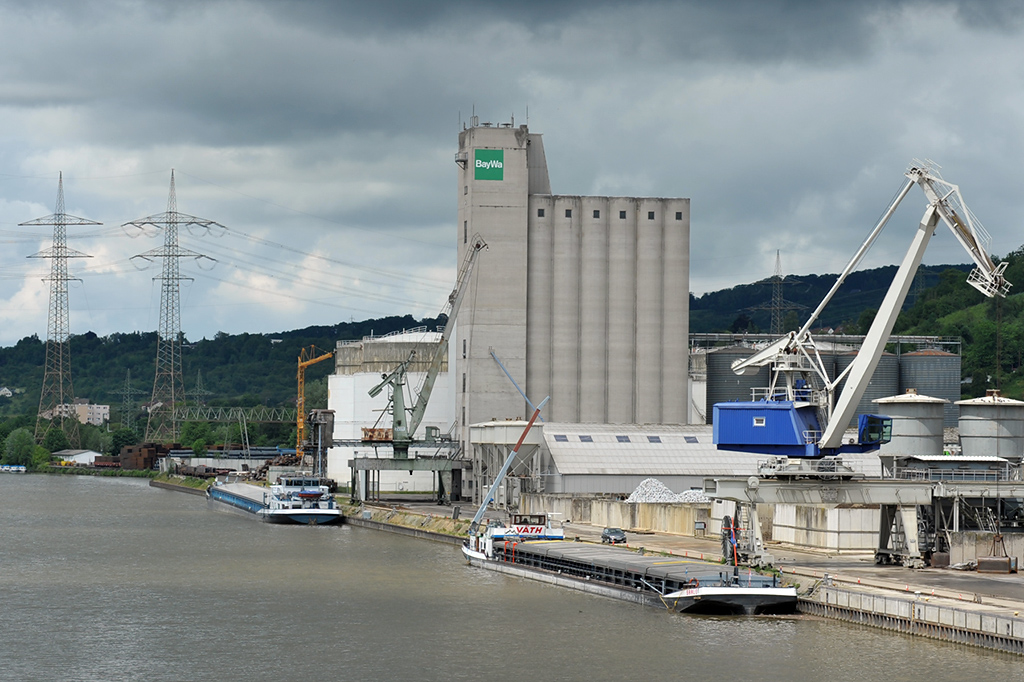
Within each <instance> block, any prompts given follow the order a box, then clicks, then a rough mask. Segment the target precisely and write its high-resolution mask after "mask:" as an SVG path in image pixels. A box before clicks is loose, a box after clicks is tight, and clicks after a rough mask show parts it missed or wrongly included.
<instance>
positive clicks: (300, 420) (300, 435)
mask: <svg viewBox="0 0 1024 682" xmlns="http://www.w3.org/2000/svg"><path fill="white" fill-rule="evenodd" d="M333 356H334V353H331V352H326V353H323V354H321V355H317V349H316V346H310V347H309V349H306V348H303V349H302V350H300V351H299V369H298V372H297V374H296V376H297V377H298V381H299V393H298V397H297V398H296V400H295V407H296V410H295V412H296V415H295V454H296V455H298V457H299V464H300V465H301V464H302V456H303V454H304V453H303V451H302V441H303V440H304V439H305V437H306V433H305V432H306V368H307V367H309V366H310V365H315V364H316V363H318V362H320V361H321V360H326V359H327V358H330V357H333Z"/></svg>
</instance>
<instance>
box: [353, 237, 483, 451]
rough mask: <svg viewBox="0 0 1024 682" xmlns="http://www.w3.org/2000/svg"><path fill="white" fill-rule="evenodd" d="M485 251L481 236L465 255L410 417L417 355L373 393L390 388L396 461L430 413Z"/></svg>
mask: <svg viewBox="0 0 1024 682" xmlns="http://www.w3.org/2000/svg"><path fill="white" fill-rule="evenodd" d="M486 248H487V242H485V241H484V240H483V238H482V237H481V236H480V235H479V234H477V235H474V236H473V245H472V247H471V248H470V249H469V251H468V252H467V253H466V257H465V258H464V259H463V261H462V265H461V267H460V268H459V275H458V278H457V279H456V281H455V288H454V289H453V290H452V293H451V294H449V295H448V302H447V303H446V304H445V307H444V309H443V310H442V311H441V314H442V315H447V317H448V321H447V322H445V325H444V330H443V331H442V332H441V340H440V341H439V342H438V343H437V346H436V347H435V348H434V355H433V357H432V358H431V360H430V367H429V368H428V369H427V375H426V377H425V378H424V379H423V385H422V387H421V388H420V393H419V395H418V396H417V397H416V402H415V403H413V406H412V407H411V408H409V409H408V414H407V413H406V412H407V409H406V407H405V375H406V371H407V370H408V369H409V365H410V364H411V363H412V361H413V360H414V359H415V357H416V351H412V352H411V353H409V358H408V359H407V360H406V361H405V362H403V363H402V364H400V365H399V366H398V367H396V368H395V369H393V370H392V371H391V372H390V373H389V374H385V375H383V377H382V379H381V381H380V383H379V384H377V385H376V386H374V387H373V388H371V389H370V397H371V398H375V397H377V396H378V395H380V393H381V391H383V390H384V387H385V386H391V403H392V415H393V424H392V428H391V432H392V447H393V450H394V456H395V459H408V457H409V446H410V445H411V444H412V442H413V435H414V434H415V433H416V429H418V428H419V426H420V422H422V421H423V414H424V412H426V409H427V401H428V400H430V393H431V391H433V390H434V381H435V380H436V379H437V375H438V373H439V372H440V371H441V364H442V363H443V362H444V358H445V356H446V355H447V354H448V340H449V338H450V337H451V335H452V330H453V329H454V327H455V318H456V317H457V316H458V314H459V308H460V307H461V306H462V299H463V298H464V297H465V295H466V289H468V288H469V279H470V276H471V275H472V273H473V267H474V266H475V265H476V259H477V256H479V255H480V252H481V251H483V250H484V249H486Z"/></svg>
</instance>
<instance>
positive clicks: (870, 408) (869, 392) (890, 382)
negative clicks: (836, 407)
mask: <svg viewBox="0 0 1024 682" xmlns="http://www.w3.org/2000/svg"><path fill="white" fill-rule="evenodd" d="M857 353H858V351H851V352H849V353H842V354H841V355H837V356H836V376H839V375H840V374H842V373H843V372H844V371H846V368H847V367H849V366H850V365H851V364H852V363H853V361H854V360H855V359H856V358H857ZM845 388H846V379H843V382H842V383H841V384H840V385H839V393H837V394H836V402H838V401H839V396H840V395H841V394H842V391H843V389H845ZM899 392H900V363H899V359H898V358H897V357H896V356H895V355H893V354H892V353H882V356H881V357H880V358H878V366H877V367H875V373H874V374H872V375H871V380H870V381H869V382H868V386H867V388H866V389H865V390H864V395H863V396H861V399H860V402H859V403H857V413H856V414H855V415H854V417H853V418H852V419H851V420H850V423H849V424H847V425H846V428H850V427H856V426H857V417H858V416H860V415H862V414H874V413H875V411H874V410H875V405H874V402H873V401H875V400H877V399H879V398H886V397H889V396H893V395H896V394H898V393H899Z"/></svg>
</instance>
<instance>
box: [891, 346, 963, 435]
mask: <svg viewBox="0 0 1024 682" xmlns="http://www.w3.org/2000/svg"><path fill="white" fill-rule="evenodd" d="M908 388H913V389H916V390H917V392H918V393H920V394H923V395H929V396H933V397H935V398H942V399H943V400H946V401H947V402H946V404H945V408H944V413H943V422H942V423H943V426H945V427H948V428H954V427H955V426H956V422H957V416H958V414H959V413H958V411H957V408H956V401H958V400H960V356H959V355H956V354H955V353H947V352H946V351H944V350H936V349H925V350H918V351H913V352H911V353H904V354H903V355H902V356H900V390H901V391H906V390H907V389H908Z"/></svg>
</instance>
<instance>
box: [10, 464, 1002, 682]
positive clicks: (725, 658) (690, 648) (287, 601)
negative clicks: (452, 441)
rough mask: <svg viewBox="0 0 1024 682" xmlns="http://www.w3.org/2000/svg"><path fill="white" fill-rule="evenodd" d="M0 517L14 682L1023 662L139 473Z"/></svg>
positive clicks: (839, 679)
mask: <svg viewBox="0 0 1024 682" xmlns="http://www.w3.org/2000/svg"><path fill="white" fill-rule="evenodd" d="M0 509H2V510H3V514H2V517H0V518H2V526H0V540H2V542H0V595H2V600H3V601H2V613H3V616H4V619H3V620H4V627H3V636H2V637H0V679H4V680H44V679H45V680H220V681H225V680H234V679H245V680H299V679H307V678H312V677H318V678H321V679H338V680H360V681H366V680H479V679H487V680H523V679H524V678H525V679H527V680H588V682H596V681H599V680H617V681H622V680H634V679H646V680H705V679H765V680H778V679H785V680H788V681H790V682H803V681H808V682H809V681H811V680H815V681H817V680H823V679H828V680H830V682H844V681H846V680H851V681H852V680H857V681H858V682H861V681H864V680H884V681H885V682H891V681H892V680H899V679H907V680H910V679H914V680H918V679H928V680H929V682H941V681H943V680H958V681H959V680H963V679H972V678H974V679H981V678H983V677H991V678H993V679H996V678H1000V679H1013V678H1015V676H1016V675H1018V674H1019V670H1020V664H1021V661H1020V659H1019V658H1016V657H1011V656H1008V655H1003V654H996V653H989V652H984V651H979V650H974V649H969V648H966V647H959V646H954V645H946V644H942V643H937V642H931V641H928V640H923V639H916V638H910V637H904V636H898V635H892V634H889V633H883V632H880V631H877V630H871V629H867V628H859V627H854V626H849V625H844V624H840V623H836V622H830V621H824V620H818V619H812V618H804V617H794V618H784V619H772V618H738V619H729V618H713V617H695V616H680V615H673V614H669V613H667V612H663V611H659V610H656V609H653V608H645V607H640V606H636V605H633V604H627V603H625V602H617V601H614V600H610V599H603V598H600V597H594V596H590V595H584V594H579V593H575V592H572V591H569V590H565V589H561V588H556V587H553V586H549V585H544V584H540V583H535V582H532V581H528V580H521V579H517V578H510V577H506V576H502V575H498V574H495V573H492V572H490V571H485V570H481V569H474V568H470V567H468V566H466V565H465V564H464V563H463V562H462V561H461V560H460V557H459V553H458V549H457V548H455V547H452V546H448V545H442V544H436V543H431V542H426V541H423V540H414V539H409V538H405V537H401V536H397V535H392V534H389V533H381V532H377V531H372V530H364V529H360V528H352V527H348V526H340V527H289V526H277V525H270V524H263V523H259V522H258V521H257V520H256V519H255V518H247V517H243V516H240V515H237V514H233V513H229V512H217V511H211V510H209V509H207V507H206V502H205V500H203V499H202V498H200V497H196V496H192V495H185V494H181V493H176V492H170V491H165V490H160V489H157V488H150V487H148V485H147V484H146V482H144V481H141V482H140V481H137V480H133V479H97V478H88V477H71V476H39V475H31V476H0ZM953 660H955V664H954V663H952V661H953Z"/></svg>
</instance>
